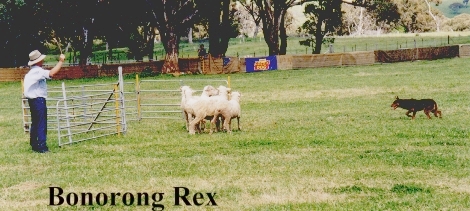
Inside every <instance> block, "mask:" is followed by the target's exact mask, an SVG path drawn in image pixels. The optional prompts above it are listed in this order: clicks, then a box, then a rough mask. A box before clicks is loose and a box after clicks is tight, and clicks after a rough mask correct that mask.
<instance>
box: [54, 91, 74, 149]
mask: <svg viewBox="0 0 470 211" xmlns="http://www.w3.org/2000/svg"><path fill="white" fill-rule="evenodd" d="M62 99H63V100H64V109H65V120H66V122H67V136H68V137H69V143H72V131H71V129H70V121H69V109H68V107H67V94H66V92H65V82H62ZM57 107H58V104H57ZM59 117H60V115H58V117H57V118H59ZM57 121H59V120H57ZM58 127H59V130H60V125H59V126H58ZM59 145H60V143H59Z"/></svg>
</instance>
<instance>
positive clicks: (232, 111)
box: [212, 92, 241, 133]
mask: <svg viewBox="0 0 470 211" xmlns="http://www.w3.org/2000/svg"><path fill="white" fill-rule="evenodd" d="M240 98H241V94H240V93H239V92H232V99H230V100H229V101H227V102H223V101H222V102H219V103H218V104H217V109H216V113H215V116H214V118H213V119H212V122H213V123H215V121H216V119H217V117H218V116H221V117H222V118H223V119H224V129H226V130H227V132H228V133H231V132H232V119H234V118H237V126H238V130H241V129H240V117H241V107H240Z"/></svg>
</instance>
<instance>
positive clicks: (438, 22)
mask: <svg viewBox="0 0 470 211" xmlns="http://www.w3.org/2000/svg"><path fill="white" fill-rule="evenodd" d="M424 2H425V3H426V5H427V6H428V14H429V15H430V16H431V17H432V19H433V20H434V22H435V23H436V31H437V32H439V31H440V25H441V20H440V18H439V17H438V16H437V15H435V14H434V12H433V8H432V7H431V3H435V5H436V6H438V5H439V4H440V3H441V0H424ZM462 6H463V5H462ZM436 13H437V12H436Z"/></svg>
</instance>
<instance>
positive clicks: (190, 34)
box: [188, 27, 193, 43]
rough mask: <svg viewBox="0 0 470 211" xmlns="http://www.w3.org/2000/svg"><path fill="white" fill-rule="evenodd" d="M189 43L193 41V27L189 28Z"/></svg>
mask: <svg viewBox="0 0 470 211" xmlns="http://www.w3.org/2000/svg"><path fill="white" fill-rule="evenodd" d="M188 43H193V28H192V27H190V28H189V32H188Z"/></svg>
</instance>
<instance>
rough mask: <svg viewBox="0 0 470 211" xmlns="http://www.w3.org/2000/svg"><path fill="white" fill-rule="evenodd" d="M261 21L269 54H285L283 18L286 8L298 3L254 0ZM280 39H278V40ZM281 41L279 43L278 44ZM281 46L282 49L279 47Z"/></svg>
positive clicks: (298, 2)
mask: <svg viewBox="0 0 470 211" xmlns="http://www.w3.org/2000/svg"><path fill="white" fill-rule="evenodd" d="M254 1H255V3H256V6H257V7H258V10H259V17H261V20H262V22H263V35H264V40H265V41H266V44H268V49H269V51H268V52H269V55H279V54H285V52H286V48H287V35H286V33H285V30H286V29H285V18H286V13H287V9H289V8H290V7H292V6H294V5H299V4H301V3H302V1H296V0H254ZM279 40H280V41H279ZM280 42H281V44H280ZM280 46H282V50H281V49H280Z"/></svg>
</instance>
